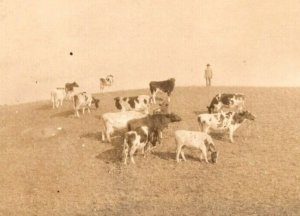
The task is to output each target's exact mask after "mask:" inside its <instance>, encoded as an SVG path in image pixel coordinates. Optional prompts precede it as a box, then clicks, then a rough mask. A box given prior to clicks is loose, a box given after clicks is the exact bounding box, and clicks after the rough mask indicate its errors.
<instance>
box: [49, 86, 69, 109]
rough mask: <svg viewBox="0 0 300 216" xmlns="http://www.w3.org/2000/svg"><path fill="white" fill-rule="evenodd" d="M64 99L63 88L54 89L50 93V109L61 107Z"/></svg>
mask: <svg viewBox="0 0 300 216" xmlns="http://www.w3.org/2000/svg"><path fill="white" fill-rule="evenodd" d="M65 98H66V92H65V89H64V88H56V89H54V90H52V91H51V101H52V107H53V109H54V108H58V107H59V106H62V105H63V100H64V99H65Z"/></svg>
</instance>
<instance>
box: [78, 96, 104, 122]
mask: <svg viewBox="0 0 300 216" xmlns="http://www.w3.org/2000/svg"><path fill="white" fill-rule="evenodd" d="M99 102H100V100H99V99H96V98H94V97H92V95H91V94H88V93H86V92H81V93H78V94H76V95H74V99H73V103H74V109H75V116H77V117H79V112H78V111H79V110H80V109H82V114H84V110H85V109H87V110H88V112H89V113H90V112H91V106H92V104H95V107H96V109H97V108H98V107H99Z"/></svg>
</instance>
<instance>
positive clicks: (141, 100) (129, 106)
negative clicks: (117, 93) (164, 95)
mask: <svg viewBox="0 0 300 216" xmlns="http://www.w3.org/2000/svg"><path fill="white" fill-rule="evenodd" d="M114 100H115V106H116V108H117V109H119V110H121V111H130V110H135V111H141V112H144V113H147V114H148V113H149V106H150V104H151V103H152V100H151V97H150V96H149V95H139V96H135V97H116V98H114Z"/></svg>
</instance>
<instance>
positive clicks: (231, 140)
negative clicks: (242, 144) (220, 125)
mask: <svg viewBox="0 0 300 216" xmlns="http://www.w3.org/2000/svg"><path fill="white" fill-rule="evenodd" d="M233 132H234V129H233V128H232V127H230V128H229V139H230V142H231V143H234V141H233Z"/></svg>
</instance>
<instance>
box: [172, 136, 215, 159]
mask: <svg viewBox="0 0 300 216" xmlns="http://www.w3.org/2000/svg"><path fill="white" fill-rule="evenodd" d="M175 140H176V145H177V150H176V161H177V162H179V161H180V159H179V157H180V155H181V157H182V159H183V160H184V161H186V158H185V156H184V152H183V148H184V147H187V148H194V149H199V150H200V151H201V152H200V161H201V160H202V155H203V156H204V160H205V162H206V163H208V159H207V154H208V152H211V160H212V163H216V162H217V157H218V152H217V151H216V147H215V145H214V142H213V140H212V138H211V136H210V135H208V134H206V133H204V132H199V131H187V130H176V131H175Z"/></svg>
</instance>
